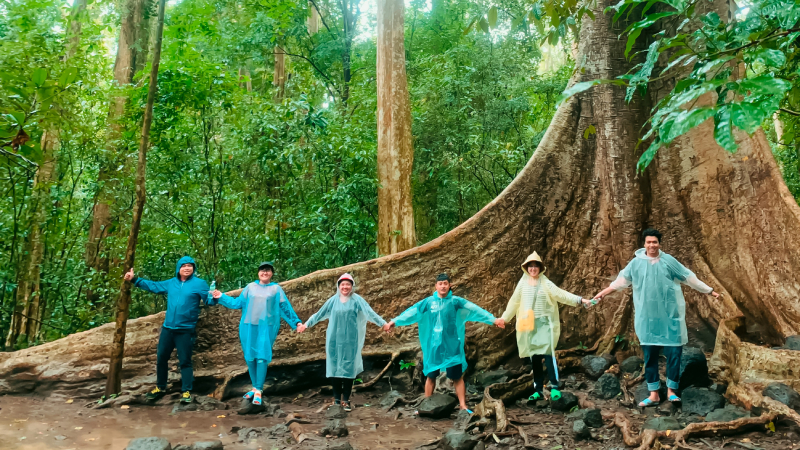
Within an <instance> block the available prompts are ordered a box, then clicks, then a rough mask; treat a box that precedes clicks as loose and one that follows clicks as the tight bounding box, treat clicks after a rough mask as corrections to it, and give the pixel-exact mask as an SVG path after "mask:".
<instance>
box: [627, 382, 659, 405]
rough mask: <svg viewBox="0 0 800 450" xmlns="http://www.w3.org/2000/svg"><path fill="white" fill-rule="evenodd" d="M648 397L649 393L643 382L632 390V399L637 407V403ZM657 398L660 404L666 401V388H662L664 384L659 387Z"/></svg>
mask: <svg viewBox="0 0 800 450" xmlns="http://www.w3.org/2000/svg"><path fill="white" fill-rule="evenodd" d="M649 396H650V391H649V390H648V389H647V383H645V382H641V383H639V384H638V385H637V386H636V388H634V390H633V398H634V400H635V401H636V404H637V405H638V404H639V402H641V401H642V400H644V399H646V398H647V397H649ZM658 398H660V399H661V401H662V402H663V401H664V400H666V399H667V387H666V386H664V383H661V387H659V389H658Z"/></svg>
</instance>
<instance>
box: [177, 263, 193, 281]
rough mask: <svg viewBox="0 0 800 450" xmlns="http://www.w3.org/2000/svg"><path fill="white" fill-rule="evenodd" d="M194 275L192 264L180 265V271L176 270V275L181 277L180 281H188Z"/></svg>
mask: <svg viewBox="0 0 800 450" xmlns="http://www.w3.org/2000/svg"><path fill="white" fill-rule="evenodd" d="M193 273H194V264H181V268H180V270H178V274H179V275H180V276H181V279H182V280H186V279H188V278H189V277H190V276H192V274H193Z"/></svg>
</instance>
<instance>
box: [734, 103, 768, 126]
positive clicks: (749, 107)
mask: <svg viewBox="0 0 800 450" xmlns="http://www.w3.org/2000/svg"><path fill="white" fill-rule="evenodd" d="M765 116H768V114H764V113H763V112H762V109H761V108H759V107H758V105H755V104H752V103H746V102H742V103H733V104H731V122H733V124H734V125H736V126H737V127H739V128H740V129H742V130H744V131H745V132H746V133H748V134H752V133H753V132H754V131H756V129H757V128H758V127H760V126H761V122H762V121H763V120H764V119H765V118H766V117H765Z"/></svg>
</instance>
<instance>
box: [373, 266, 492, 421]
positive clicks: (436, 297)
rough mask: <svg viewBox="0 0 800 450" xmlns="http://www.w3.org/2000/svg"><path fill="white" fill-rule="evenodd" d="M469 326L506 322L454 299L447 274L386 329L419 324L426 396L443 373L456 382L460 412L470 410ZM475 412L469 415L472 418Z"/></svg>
mask: <svg viewBox="0 0 800 450" xmlns="http://www.w3.org/2000/svg"><path fill="white" fill-rule="evenodd" d="M467 322H483V323H485V324H489V325H492V324H494V325H496V326H498V327H500V328H505V321H504V320H503V319H498V318H496V317H494V315H492V313H490V312H488V311H486V310H485V309H483V308H481V307H480V306H478V305H476V304H474V303H472V302H470V301H468V300H467V299H464V298H461V297H458V296H455V295H453V292H452V291H451V290H450V278H449V277H448V276H447V274H444V273H443V274H440V275H439V276H438V277H436V291H435V292H434V293H433V295H431V296H430V297H427V298H425V299H423V300H421V301H419V302H417V303H416V304H415V305H414V306H412V307H410V308H408V309H407V310H405V311H404V312H403V313H402V314H400V315H399V316H397V317H396V318H395V319H393V320H392V321H390V322H389V323H387V324H386V325H384V327H383V329H384V330H385V331H386V332H390V331H391V329H392V327H393V326H395V325H397V326H406V325H412V324H415V323H418V324H419V343H420V345H421V347H422V372H423V373H424V374H425V377H426V380H425V396H426V397H430V396H431V395H433V390H434V388H435V387H436V377H438V376H439V373H440V372H441V371H442V370H445V371H446V373H447V378H449V379H451V380H453V386H454V387H455V390H456V396H457V397H458V402H459V404H460V406H461V409H466V410H467V411H469V410H468V409H467V401H466V385H465V384H464V379H463V375H464V371H465V370H467V358H466V355H465V354H464V340H465V338H464V333H465V327H466V323H467ZM471 413H472V412H471V411H470V414H471Z"/></svg>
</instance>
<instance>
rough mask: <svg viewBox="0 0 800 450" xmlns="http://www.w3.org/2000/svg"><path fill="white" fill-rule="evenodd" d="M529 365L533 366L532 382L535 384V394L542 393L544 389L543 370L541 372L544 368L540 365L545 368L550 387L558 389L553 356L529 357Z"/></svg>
mask: <svg viewBox="0 0 800 450" xmlns="http://www.w3.org/2000/svg"><path fill="white" fill-rule="evenodd" d="M542 360H544V361H542ZM531 363H532V364H533V382H534V383H535V384H536V386H534V389H536V392H542V389H544V370H542V369H544V367H543V366H542V363H544V365H545V366H547V378H549V379H550V385H551V386H552V387H554V388H556V389H558V386H559V384H558V376H557V375H556V361H555V359H553V355H533V356H531Z"/></svg>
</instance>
